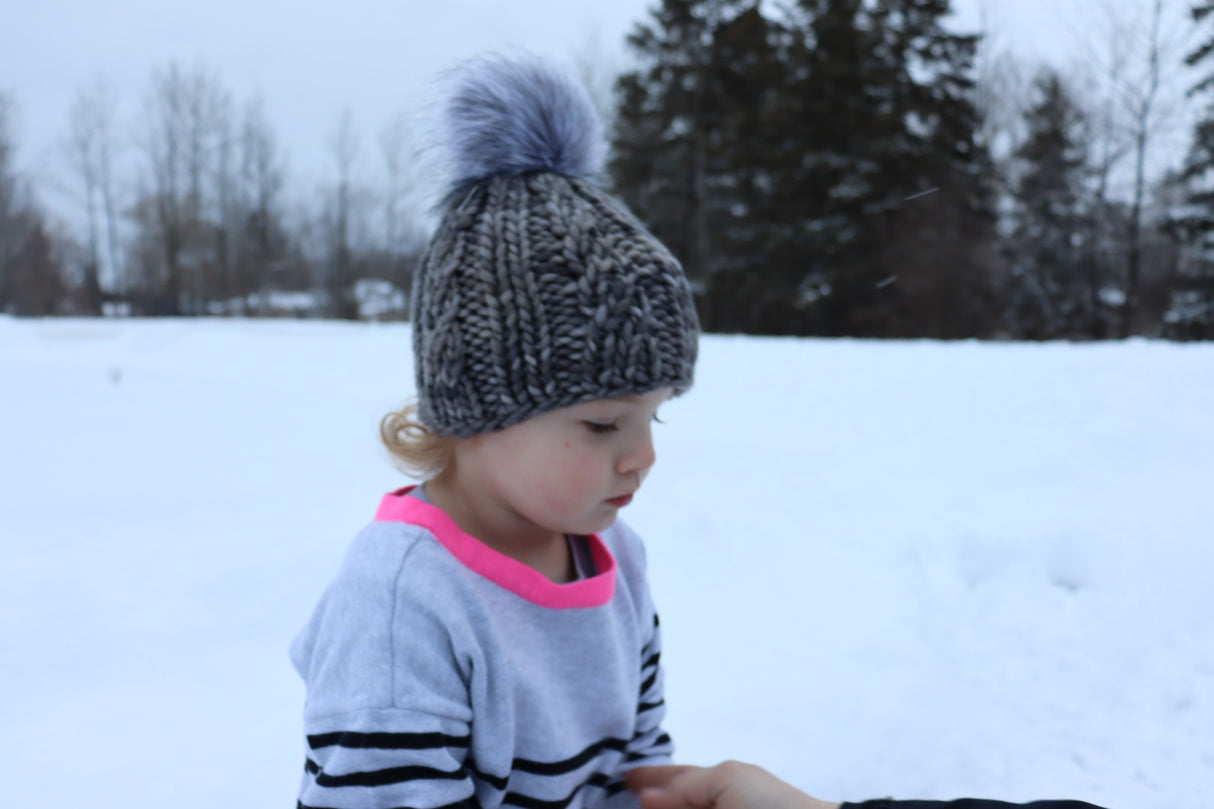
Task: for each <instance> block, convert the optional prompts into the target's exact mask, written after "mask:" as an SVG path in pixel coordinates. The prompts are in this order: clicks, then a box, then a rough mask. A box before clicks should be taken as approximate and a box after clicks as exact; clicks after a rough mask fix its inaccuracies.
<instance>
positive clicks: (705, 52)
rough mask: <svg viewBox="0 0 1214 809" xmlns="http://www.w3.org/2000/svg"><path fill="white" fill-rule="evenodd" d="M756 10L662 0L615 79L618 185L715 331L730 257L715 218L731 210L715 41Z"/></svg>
mask: <svg viewBox="0 0 1214 809" xmlns="http://www.w3.org/2000/svg"><path fill="white" fill-rule="evenodd" d="M757 7H758V3H757V2H754V0H751V2H745V1H744V0H662V2H661V3H660V4H659V5H657V6H656V7H654V8H653V9H652V11H651V19H650V20H649V21H648V22H644V23H640V24H638V25H637V26H636V27H635V29H634V30H633V31H632V33H631V34H629V36H628V44H629V47H630V48H631V50H632V52H633V54H634V55H635V56H636V58H637V60H638V61H639V64H638V67H637V69H635V70H632V71H629V72H627V73H625V74H623V75H622V76H621V77H620V79H619V81H618V82H617V85H616V97H617V105H616V110H617V111H616V116H615V119H614V124H613V132H612V159H611V163H610V173H611V178H612V182H613V185H614V187H615V190H616V192H617V193H618V194H619V195H620V196H621V197H622V198H623V199H624V200H625V201H626V202H627V203H628V204H629V205H630V206H631V207H632V208H633V210H634V211H636V212H637V214H638V215H639V216H640V217H641V219H642V220H643V221H645V223H646V224H647V225H649V227H650V228H651V229H652V230H653V232H654V233H655V234H656V235H657V236H658V238H660V239H661V240H662V241H663V242H665V243H666V245H667V246H668V247H670V249H671V250H672V251H673V252H674V254H675V255H676V256H678V257H679V258H680V260H681V261H682V262H683V265H684V268H685V269H686V272H687V275H688V278H689V280H690V281H691V284H692V288H693V289H694V291H695V294H696V298H697V304H698V306H699V309H700V317H701V320H702V321H703V322H704V324H705V327H706V328H711V329H718V328H721V327H722V326H723V325H724V324H723V323H722V318H723V317H725V316H726V313H724V312H722V311H720V308H719V307H718V306H717V305H716V299H715V291H716V289H717V288H718V282H717V280H716V276H717V275H718V271H719V269H720V265H721V261H722V259H723V258H724V255H723V252H722V251H721V250H718V249H716V248H717V246H716V244H715V243H714V235H715V234H716V233H717V232H718V230H717V229H716V228H715V227H714V225H715V224H716V223H717V222H719V220H720V219H721V218H722V217H723V216H724V215H727V214H728V211H729V207H730V206H729V202H728V200H727V199H725V198H724V188H723V186H724V182H723V181H722V175H723V174H724V172H723V170H722V167H721V157H720V155H719V154H718V152H719V148H718V147H719V145H720V143H721V137H720V124H721V120H720V119H721V106H722V105H721V101H722V96H721V93H720V92H719V90H720V88H719V87H718V86H717V85H716V84H714V78H715V75H714V72H713V70H712V69H711V64H712V58H713V47H714V44H715V43H716V42H717V40H716V39H715V34H716V32H717V31H718V29H719V28H720V27H721V26H722V25H723V24H724V23H725V22H727V21H729V20H732V19H735V18H737V17H739V16H740V15H741V14H742V13H744V12H746V11H748V10H755V11H756V13H757ZM745 55H746V54H742V56H743V57H744V56H745Z"/></svg>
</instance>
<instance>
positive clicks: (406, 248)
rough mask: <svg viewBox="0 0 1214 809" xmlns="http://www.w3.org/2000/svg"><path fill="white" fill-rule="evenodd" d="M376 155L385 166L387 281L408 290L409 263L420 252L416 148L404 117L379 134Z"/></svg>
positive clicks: (420, 230) (384, 212)
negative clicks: (377, 152) (377, 153)
mask: <svg viewBox="0 0 1214 809" xmlns="http://www.w3.org/2000/svg"><path fill="white" fill-rule="evenodd" d="M379 154H380V158H381V159H382V161H383V167H384V174H383V186H382V188H381V193H382V195H383V196H382V200H383V205H382V211H383V227H384V231H383V235H384V241H383V245H384V254H385V257H386V260H387V268H386V271H387V274H388V280H390V281H391V282H392V283H393V284H394V285H395V286H396V287H397V288H399V289H402V290H407V289H408V288H409V284H410V280H411V272H412V267H411V266H410V264H411V260H412V257H413V256H415V255H416V254H417V253H418V252H419V250H420V244H421V241H422V227H421V216H420V214H419V212H418V208H419V196H420V195H419V192H418V187H419V184H420V183H419V177H418V175H419V172H418V171H417V159H416V146H415V145H414V144H413V142H412V139H411V138H410V128H409V125H408V122H407V121H406V119H405V118H404V116H397V117H396V118H394V119H393V120H392V121H391V122H389V123H388V125H387V126H385V127H384V128H383V129H382V130H381V131H380V135H379Z"/></svg>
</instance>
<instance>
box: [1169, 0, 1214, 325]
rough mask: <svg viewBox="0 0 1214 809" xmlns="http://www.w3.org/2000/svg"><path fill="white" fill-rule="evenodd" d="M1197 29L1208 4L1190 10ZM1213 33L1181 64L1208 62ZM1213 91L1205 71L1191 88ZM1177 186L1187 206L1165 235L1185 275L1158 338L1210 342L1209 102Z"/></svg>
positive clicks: (1212, 204)
mask: <svg viewBox="0 0 1214 809" xmlns="http://www.w3.org/2000/svg"><path fill="white" fill-rule="evenodd" d="M1191 13H1192V16H1193V20H1194V21H1195V22H1196V23H1198V24H1201V23H1203V22H1205V23H1208V22H1209V21H1210V20H1211V19H1214V2H1204V3H1198V4H1196V5H1194V6H1193V7H1192V10H1191ZM1212 55H1214V31H1210V32H1209V33H1208V34H1207V36H1206V38H1205V39H1204V40H1203V41H1202V43H1201V45H1199V46H1198V47H1197V48H1196V49H1195V50H1194V51H1193V52H1192V53H1190V54H1189V55H1188V57H1187V58H1186V60H1185V61H1186V62H1187V63H1188V64H1189V65H1190V66H1193V67H1202V66H1204V65H1206V64H1207V63H1208V62H1210V61H1212V60H1211V56H1212ZM1212 91H1214V72H1208V73H1207V74H1206V75H1205V76H1203V77H1202V78H1201V79H1200V80H1199V81H1198V82H1197V83H1196V84H1195V85H1194V86H1193V88H1192V91H1191V92H1192V93H1194V94H1206V95H1208V94H1210V93H1211V92H1212ZM1181 180H1182V182H1183V183H1184V184H1185V185H1186V186H1187V188H1188V204H1187V205H1186V206H1184V208H1183V210H1178V211H1173V212H1172V214H1171V216H1170V220H1171V221H1170V222H1169V223H1168V225H1169V230H1170V231H1171V232H1172V233H1173V234H1176V235H1177V238H1178V239H1179V240H1180V241H1181V243H1182V244H1183V245H1184V246H1185V247H1186V248H1187V253H1188V258H1189V261H1188V262H1187V263H1188V265H1189V272H1188V273H1187V274H1186V275H1185V276H1184V277H1182V279H1181V280H1180V283H1178V284H1177V285H1176V288H1175V289H1174V290H1173V291H1172V300H1171V305H1170V306H1169V308H1168V311H1167V312H1166V313H1165V314H1164V334H1165V335H1166V336H1168V337H1171V338H1174V339H1184V340H1210V339H1214V102H1210V103H1209V104H1208V105H1207V107H1206V110H1205V114H1204V115H1203V117H1202V119H1201V120H1199V121H1198V122H1197V124H1196V125H1195V126H1194V129H1193V142H1192V144H1191V145H1190V147H1189V153H1188V156H1187V158H1186V160H1185V167H1184V171H1183V173H1182V175H1181Z"/></svg>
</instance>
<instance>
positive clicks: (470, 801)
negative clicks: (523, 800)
mask: <svg viewBox="0 0 1214 809" xmlns="http://www.w3.org/2000/svg"><path fill="white" fill-rule="evenodd" d="M295 809H329V807H323V806H309V805H308V804H306V803H304V802H303V801H296V802H295ZM392 809H414V807H412V806H393V807H392ZM427 809H430V807H427ZM433 809H480V804H479V803H477V802H476V798H464V799H463V800H462V801H456V802H455V803H448V804H445V805H443V806H437V807H433Z"/></svg>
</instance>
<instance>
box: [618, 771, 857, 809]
mask: <svg viewBox="0 0 1214 809" xmlns="http://www.w3.org/2000/svg"><path fill="white" fill-rule="evenodd" d="M628 788H629V789H631V790H632V791H633V792H636V793H637V794H638V795H639V796H640V799H641V807H642V809H839V804H837V803H826V802H825V801H820V800H818V799H817V798H811V797H810V796H809V795H806V794H805V793H804V792H802V791H801V790H799V789H797V788H796V787H794V786H792V785H791V784H786V783H784V782H783V781H781V780H780V779H779V778H776V777H775V776H774V775H772V774H771V773H769V772H768V771H767V770H764V769H763V768H762V767H756V766H755V765H753V764H743V763H742V762H740V761H726V762H724V763H722V764H718V765H717V766H715V767H680V766H668V767H637V768H636V769H634V770H632V771H631V772H630V773H628Z"/></svg>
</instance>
